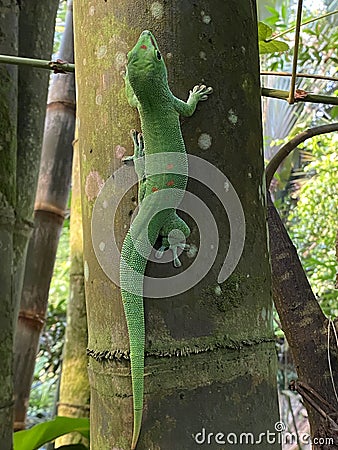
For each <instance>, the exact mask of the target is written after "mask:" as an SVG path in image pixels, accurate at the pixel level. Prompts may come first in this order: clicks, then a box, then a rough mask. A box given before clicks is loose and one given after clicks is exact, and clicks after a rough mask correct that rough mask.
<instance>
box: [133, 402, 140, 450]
mask: <svg viewBox="0 0 338 450" xmlns="http://www.w3.org/2000/svg"><path fill="white" fill-rule="evenodd" d="M141 424H142V409H136V410H134V430H133V438H132V441H131V450H135V448H136V445H137V441H138V438H139V436H140V431H141Z"/></svg>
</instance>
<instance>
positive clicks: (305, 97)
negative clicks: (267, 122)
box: [262, 88, 338, 105]
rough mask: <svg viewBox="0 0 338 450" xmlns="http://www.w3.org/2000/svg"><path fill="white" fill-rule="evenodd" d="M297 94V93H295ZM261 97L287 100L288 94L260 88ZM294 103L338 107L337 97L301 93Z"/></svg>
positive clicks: (277, 90)
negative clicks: (322, 104)
mask: <svg viewBox="0 0 338 450" xmlns="http://www.w3.org/2000/svg"><path fill="white" fill-rule="evenodd" d="M296 94H297V91H296ZM262 95H263V96H264V97H271V98H278V99H279V100H286V101H287V100H288V97H289V92H288V91H281V90H279V89H268V88H262ZM295 102H310V103H324V104H326V105H338V97H333V96H331V95H315V94H308V93H307V92H303V91H302V94H301V95H299V96H297V95H296V98H295Z"/></svg>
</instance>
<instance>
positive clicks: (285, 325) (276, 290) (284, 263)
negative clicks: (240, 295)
mask: <svg viewBox="0 0 338 450" xmlns="http://www.w3.org/2000/svg"><path fill="white" fill-rule="evenodd" d="M268 224H269V234H270V250H271V261H272V281H273V283H272V286H273V297H274V301H275V305H276V309H277V311H278V314H279V317H280V320H281V324H282V329H283V331H284V333H285V336H286V339H287V341H288V343H289V345H290V348H291V352H292V356H293V361H294V364H295V368H296V371H297V375H298V381H297V384H298V385H299V392H300V393H301V394H302V395H303V398H304V400H305V404H306V408H307V411H308V414H309V421H310V426H311V436H312V438H332V439H333V442H332V446H331V445H329V446H328V445H327V443H325V444H323V445H314V447H313V448H314V449H321V450H324V449H325V450H327V449H335V448H337V445H338V433H337V430H334V428H332V423H331V422H330V419H332V420H333V421H335V422H336V423H338V421H337V419H338V414H337V408H336V407H335V405H336V400H335V393H334V391H333V383H334V382H335V376H336V374H337V373H338V359H337V352H336V341H335V338H334V333H333V332H332V330H331V334H330V335H331V337H332V338H331V342H330V347H329V350H330V357H331V366H332V374H331V373H330V370H329V364H328V321H327V319H326V317H325V316H324V314H323V312H322V310H321V308H320V306H319V304H318V302H317V299H316V298H315V296H314V294H313V292H312V289H311V286H310V284H309V282H308V279H307V277H306V275H305V273H304V270H303V268H302V265H301V262H300V260H299V258H298V255H297V250H296V249H295V247H294V245H293V244H292V241H291V239H290V237H289V235H288V233H287V231H286V229H285V227H284V225H283V223H282V221H281V219H280V217H279V215H278V212H277V210H276V208H275V207H274V205H273V203H272V201H271V198H270V195H268ZM336 328H337V327H336ZM332 376H333V379H332ZM297 384H296V388H297ZM304 384H305V386H304ZM311 389H312V392H311ZM313 391H314V392H316V393H317V394H319V395H320V396H321V397H322V400H321V401H320V400H318V398H316V397H314V396H313ZM308 395H309V396H310V397H309V400H308V397H307V396H308ZM325 401H326V402H327V403H328V404H329V405H331V406H330V407H329V406H328V405H326V404H325ZM312 402H314V403H312ZM316 405H317V406H318V407H320V408H321V409H322V410H323V411H324V412H325V414H324V415H323V414H320V413H319V412H318V409H317V408H316V407H315V406H316Z"/></svg>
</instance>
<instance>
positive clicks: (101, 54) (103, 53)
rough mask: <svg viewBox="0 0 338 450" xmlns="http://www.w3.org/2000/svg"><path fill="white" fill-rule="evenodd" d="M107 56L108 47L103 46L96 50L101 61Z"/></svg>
mask: <svg viewBox="0 0 338 450" xmlns="http://www.w3.org/2000/svg"><path fill="white" fill-rule="evenodd" d="M106 54H107V46H106V45H101V46H100V47H99V48H98V49H97V50H96V56H97V58H99V59H101V58H103V57H104V56H106Z"/></svg>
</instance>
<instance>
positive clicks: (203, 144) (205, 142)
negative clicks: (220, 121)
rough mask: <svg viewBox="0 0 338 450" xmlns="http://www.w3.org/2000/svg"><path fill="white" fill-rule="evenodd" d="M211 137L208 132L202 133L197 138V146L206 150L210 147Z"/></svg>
mask: <svg viewBox="0 0 338 450" xmlns="http://www.w3.org/2000/svg"><path fill="white" fill-rule="evenodd" d="M211 142H212V138H211V136H210V134H207V133H202V134H201V135H200V137H199V138H198V146H199V148H200V149H201V150H208V149H209V148H210V147H211Z"/></svg>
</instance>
